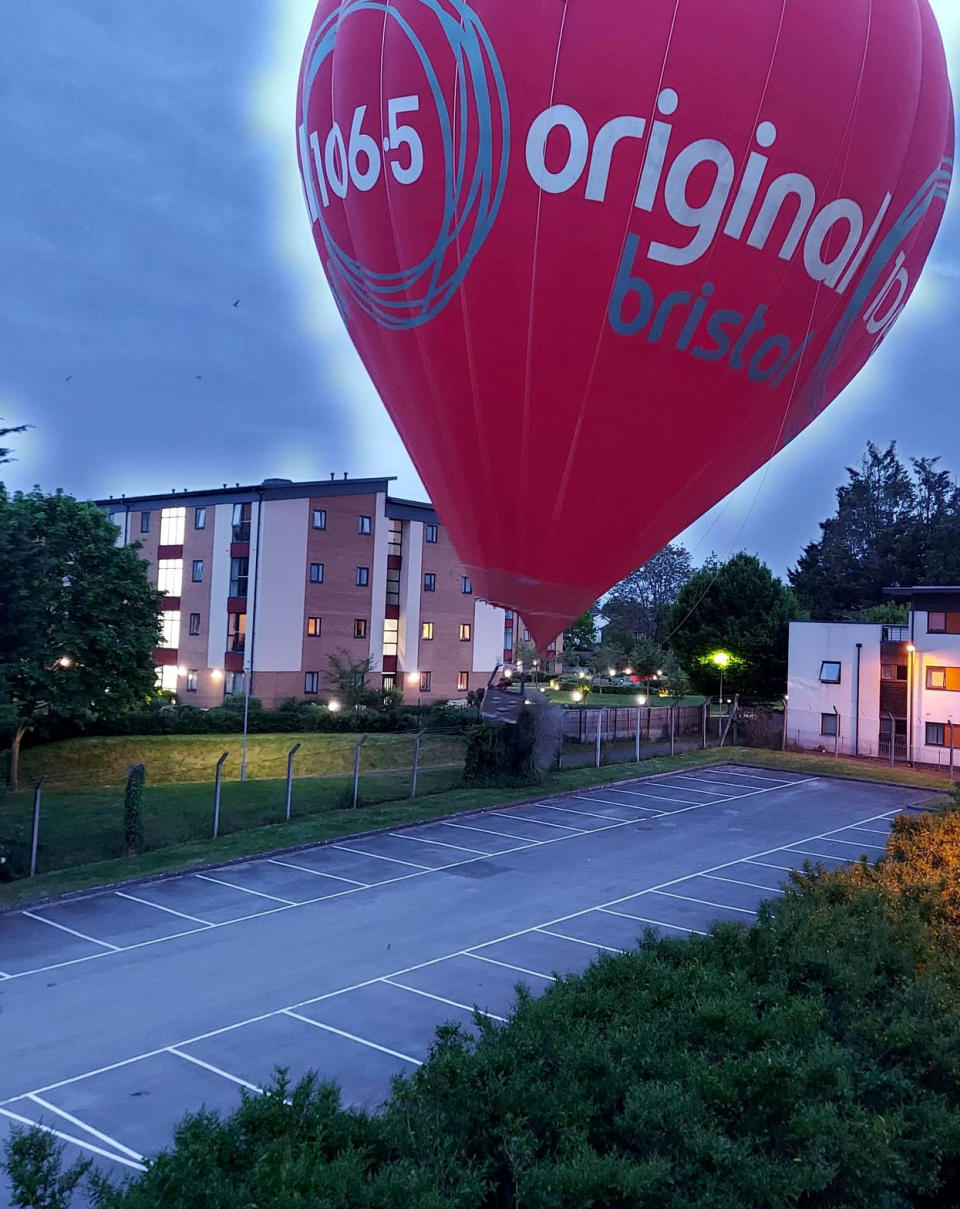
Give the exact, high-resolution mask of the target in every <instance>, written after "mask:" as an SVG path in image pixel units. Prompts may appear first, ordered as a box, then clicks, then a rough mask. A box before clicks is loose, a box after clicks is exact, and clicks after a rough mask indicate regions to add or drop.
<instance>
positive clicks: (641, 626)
mask: <svg viewBox="0 0 960 1209" xmlns="http://www.w3.org/2000/svg"><path fill="white" fill-rule="evenodd" d="M692 574H693V562H692V560H691V558H690V554H689V552H688V551H687V550H686V549H684V547H683V546H676V545H669V546H664V548H663V549H662V550H661V551H659V553H657V554H655V555H654V556H653V558H651V559H648V560H647V562H645V563H644V564H643V566H642V567H638V568H637V570H636V571H631V573H630V574H629V575H628V576H627V577H626V578H625V579H621V580H620V582H619V583H618V584H616V585H615V586H614V587H613V588H611V590H610V593H609V595H608V596H607V598H606V600H604V602H603V606H602V608H603V615H604V616H605V617H606V618H607V621H608V624H607V627H606V629H605V631H604V641H605V642H608V643H612V644H616V645H619V646H623V647H624V649H625V650H627V651H629V650H630V649H631V647H632V646H633V644H634V643H635V642H636V641H637V639H638V638H647V639H650V640H651V641H652V642H655V643H656V644H657V645H658V646H662V645H663V642H664V639H665V637H666V632H667V627H666V618H667V612H668V610H669V608H670V606H671V605H672V604H673V602H674V601H675V600H676V599H677V596H678V595H679V593H680V591H681V589H682V588H683V586H684V584H685V583H686V582H687V580H688V579H689V578H690V576H691V575H692Z"/></svg>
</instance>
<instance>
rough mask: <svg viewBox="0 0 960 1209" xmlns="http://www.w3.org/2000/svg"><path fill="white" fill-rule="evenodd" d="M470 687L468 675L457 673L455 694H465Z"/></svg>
mask: <svg viewBox="0 0 960 1209" xmlns="http://www.w3.org/2000/svg"><path fill="white" fill-rule="evenodd" d="M469 687H470V673H469V672H457V692H458V693H465V692H466V691H467V690H468V689H469Z"/></svg>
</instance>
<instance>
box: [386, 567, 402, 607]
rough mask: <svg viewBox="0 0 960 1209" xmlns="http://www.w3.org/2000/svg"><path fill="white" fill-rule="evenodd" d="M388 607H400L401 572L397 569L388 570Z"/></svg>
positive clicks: (390, 568) (389, 568)
mask: <svg viewBox="0 0 960 1209" xmlns="http://www.w3.org/2000/svg"><path fill="white" fill-rule="evenodd" d="M386 603H387V604H388V605H397V607H399V605H400V572H399V571H398V570H397V569H396V568H395V567H388V568H387V598H386Z"/></svg>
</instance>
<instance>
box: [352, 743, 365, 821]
mask: <svg viewBox="0 0 960 1209" xmlns="http://www.w3.org/2000/svg"><path fill="white" fill-rule="evenodd" d="M366 741H367V736H366V735H363V736H362V737H361V739H360V742H359V743H358V744H357V746H356V748H355V749H354V752H353V808H354V810H356V808H357V804H358V802H359V801H360V748H361V747H363V745H364V743H366Z"/></svg>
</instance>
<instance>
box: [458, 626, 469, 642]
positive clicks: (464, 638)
mask: <svg viewBox="0 0 960 1209" xmlns="http://www.w3.org/2000/svg"><path fill="white" fill-rule="evenodd" d="M460 641H461V642H469V641H470V626H469V625H468V624H467V623H466V622H465V621H464V622H461V624H460Z"/></svg>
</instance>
